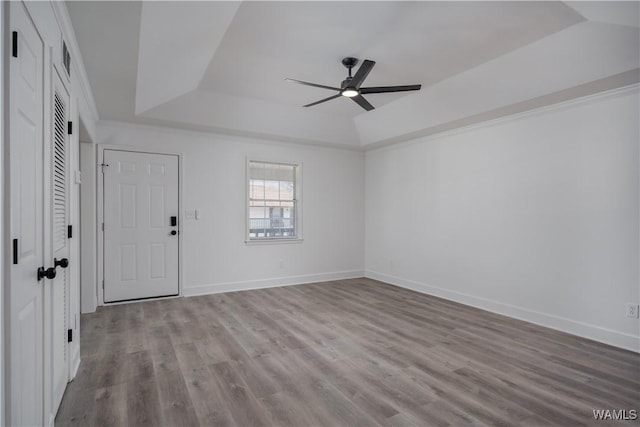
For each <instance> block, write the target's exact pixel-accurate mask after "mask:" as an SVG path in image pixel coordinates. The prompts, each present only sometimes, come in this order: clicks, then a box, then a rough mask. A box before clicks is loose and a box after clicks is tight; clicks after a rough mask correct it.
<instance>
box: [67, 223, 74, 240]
mask: <svg viewBox="0 0 640 427" xmlns="http://www.w3.org/2000/svg"><path fill="white" fill-rule="evenodd" d="M71 237H73V227H72V226H70V225H67V239H70V238H71Z"/></svg>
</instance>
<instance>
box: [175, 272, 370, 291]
mask: <svg viewBox="0 0 640 427" xmlns="http://www.w3.org/2000/svg"><path fill="white" fill-rule="evenodd" d="M363 276H364V271H362V270H352V271H336V272H330V273H317V274H305V275H301V276H285V277H274V278H271V279H259V280H246V281H240V282H227V283H212V284H210V285H200V286H192V287H185V288H183V289H182V295H183V296H185V297H191V296H196V295H208V294H218V293H222V292H235V291H248V290H252V289H265V288H275V287H278V286H292V285H303V284H305V283H315V282H327V281H331V280H342V279H354V278H358V277H363Z"/></svg>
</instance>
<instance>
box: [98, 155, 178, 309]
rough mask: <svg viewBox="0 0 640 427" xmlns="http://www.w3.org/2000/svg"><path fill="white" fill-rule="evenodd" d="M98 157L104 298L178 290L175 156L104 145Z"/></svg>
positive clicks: (148, 295) (121, 297)
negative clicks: (100, 164)
mask: <svg viewBox="0 0 640 427" xmlns="http://www.w3.org/2000/svg"><path fill="white" fill-rule="evenodd" d="M103 162H104V163H103V164H104V166H103V168H102V169H103V172H104V173H103V177H104V205H103V206H104V301H105V302H115V301H125V300H132V299H139V298H150V297H159V296H170V295H178V238H179V233H178V231H179V230H178V223H177V220H178V156H174V155H166V154H150V153H138V152H130V151H117V150H104V157H103ZM172 218H175V219H174V220H172Z"/></svg>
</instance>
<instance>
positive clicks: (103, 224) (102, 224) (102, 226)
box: [102, 222, 104, 231]
mask: <svg viewBox="0 0 640 427" xmlns="http://www.w3.org/2000/svg"><path fill="white" fill-rule="evenodd" d="M102 231H104V222H103V223H102Z"/></svg>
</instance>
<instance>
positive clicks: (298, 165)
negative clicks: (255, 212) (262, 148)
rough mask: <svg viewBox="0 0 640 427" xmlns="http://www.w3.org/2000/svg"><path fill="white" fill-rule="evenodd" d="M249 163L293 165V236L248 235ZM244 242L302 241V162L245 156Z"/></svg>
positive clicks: (249, 208)
mask: <svg viewBox="0 0 640 427" xmlns="http://www.w3.org/2000/svg"><path fill="white" fill-rule="evenodd" d="M251 163H267V164H273V165H286V166H294V167H295V183H294V200H295V204H294V206H295V233H296V235H295V236H294V237H280V236H278V237H251V236H250V235H249V231H250V229H249V227H250V213H251V194H250V165H251ZM244 188H245V216H244V218H245V244H247V245H264V244H282V243H302V242H303V240H304V239H303V238H302V162H299V161H287V160H282V159H280V160H273V159H264V158H256V157H247V158H246V163H245V180H244Z"/></svg>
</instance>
